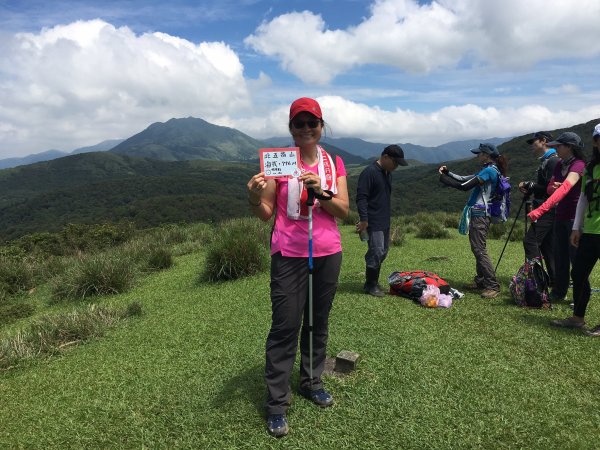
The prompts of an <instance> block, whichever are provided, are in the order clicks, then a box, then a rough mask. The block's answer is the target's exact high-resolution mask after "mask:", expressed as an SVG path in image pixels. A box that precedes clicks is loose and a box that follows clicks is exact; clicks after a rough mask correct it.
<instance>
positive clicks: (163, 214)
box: [0, 119, 598, 240]
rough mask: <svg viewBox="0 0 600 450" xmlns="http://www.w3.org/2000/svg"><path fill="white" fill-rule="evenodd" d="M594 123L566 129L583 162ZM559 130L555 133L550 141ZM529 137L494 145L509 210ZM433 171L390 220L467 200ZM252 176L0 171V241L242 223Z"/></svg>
mask: <svg viewBox="0 0 600 450" xmlns="http://www.w3.org/2000/svg"><path fill="white" fill-rule="evenodd" d="M596 123H598V119H596V120H593V121H590V122H588V123H586V124H582V125H578V126H575V127H571V128H569V129H571V130H574V131H575V132H577V133H579V134H580V136H582V137H583V139H584V142H585V145H586V154H587V155H588V157H589V155H591V138H590V136H591V133H592V129H593V127H594V125H595V124H596ZM562 131H563V130H557V131H556V132H555V136H558V134H559V133H560V132H562ZM529 137H530V135H527V136H522V137H518V138H515V139H512V140H511V141H509V142H506V143H504V144H503V145H501V146H500V151H501V152H502V153H503V154H505V155H506V157H507V158H508V160H509V176H510V178H511V181H512V183H513V212H516V210H517V209H518V206H519V204H520V202H521V199H522V195H521V194H520V193H519V192H518V190H517V189H516V186H517V184H518V182H519V181H522V180H529V179H532V178H533V177H534V175H535V170H536V167H537V163H538V161H537V160H536V158H535V157H534V156H533V155H532V153H531V150H530V148H529V146H528V145H527V144H526V140H527V139H528V138H529ZM330 150H332V151H333V153H336V151H337V150H336V149H335V148H330ZM337 152H338V153H340V154H341V152H339V151H337ZM254 155H256V153H254ZM341 156H342V157H345V156H346V155H345V154H341ZM355 158H356V160H355V159H350V160H349V161H347V164H348V165H349V167H348V188H349V193H350V200H351V203H350V205H351V208H352V209H354V208H355V203H354V198H355V194H356V183H357V180H358V176H359V174H360V172H361V170H362V168H363V167H364V165H365V164H368V162H364V161H362V159H360V160H359V159H358V157H355ZM448 166H449V167H450V169H451V170H452V171H453V172H456V173H459V174H471V173H475V172H477V171H478V170H479V166H478V164H477V162H476V160H475V158H470V159H466V160H462V161H452V162H451V163H449V164H448ZM437 168H438V164H419V165H417V164H413V165H410V166H408V167H405V168H401V169H400V170H397V171H396V172H394V174H393V179H394V182H393V196H392V211H393V213H394V214H395V215H401V214H409V215H410V214H414V213H416V212H419V211H436V210H441V211H454V212H456V213H458V212H460V211H461V210H462V207H463V205H464V204H465V202H466V199H467V197H468V194H467V193H464V192H459V191H457V190H454V189H449V188H447V187H444V186H442V185H441V184H440V183H439V181H438V178H439V174H438V172H437ZM257 171H258V163H257V162H256V161H253V162H239V163H235V162H230V163H226V162H219V161H208V160H194V161H174V162H166V161H158V160H154V159H149V158H134V157H129V156H122V155H118V154H114V153H110V152H109V153H107V152H104V153H89V154H81V155H74V156H69V157H66V158H60V159H57V160H54V161H50V162H43V163H38V164H32V165H29V166H22V167H17V168H14V169H8V170H2V171H0V240H6V239H13V238H16V237H19V236H22V235H23V234H27V233H32V232H36V231H55V230H58V229H60V228H61V227H62V226H63V225H64V224H66V223H70V222H72V223H97V222H99V221H104V220H113V221H118V220H131V221H133V222H135V223H136V225H137V226H138V227H150V226H155V225H159V224H163V223H179V222H190V221H192V222H193V221H206V222H215V221H219V220H223V219H226V218H232V217H240V216H243V215H247V214H248V208H247V205H246V183H247V181H248V180H249V179H250V177H251V176H252V175H254V174H255V173H256V172H257Z"/></svg>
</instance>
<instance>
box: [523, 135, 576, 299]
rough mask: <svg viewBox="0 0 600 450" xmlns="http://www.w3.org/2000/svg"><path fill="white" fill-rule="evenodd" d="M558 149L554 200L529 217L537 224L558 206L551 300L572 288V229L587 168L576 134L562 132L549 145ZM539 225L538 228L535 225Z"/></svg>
mask: <svg viewBox="0 0 600 450" xmlns="http://www.w3.org/2000/svg"><path fill="white" fill-rule="evenodd" d="M548 146H549V147H554V148H555V149H556V152H557V153H558V157H559V158H560V161H559V162H558V164H556V167H555V168H554V174H553V175H552V178H551V179H550V182H549V183H548V194H550V197H549V198H548V200H546V201H545V202H544V203H542V204H541V205H540V206H539V207H538V208H536V209H534V210H533V211H531V212H530V213H529V214H528V216H529V218H530V219H531V221H532V222H533V223H535V222H536V221H537V220H538V219H539V218H540V217H542V216H543V215H544V214H545V213H547V212H548V211H550V210H551V209H552V208H553V207H554V206H556V215H555V219H554V264H555V267H554V270H555V280H554V289H553V290H552V292H551V294H550V299H551V301H560V300H564V299H565V297H566V295H567V291H568V289H569V280H570V278H571V277H570V269H571V264H572V263H573V261H574V259H575V253H576V250H577V249H576V248H575V247H574V246H573V245H571V244H570V236H571V230H572V228H573V221H574V220H575V210H576V209H577V201H578V200H579V194H580V193H581V176H582V174H583V171H584V169H585V161H584V156H583V142H582V141H581V138H580V137H579V136H578V135H577V134H575V133H573V132H570V131H568V132H566V133H562V134H561V135H560V136H559V137H558V138H557V139H556V140H555V141H552V142H548ZM534 226H535V225H534Z"/></svg>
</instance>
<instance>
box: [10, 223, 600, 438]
mask: <svg viewBox="0 0 600 450" xmlns="http://www.w3.org/2000/svg"><path fill="white" fill-rule="evenodd" d="M342 231H343V245H344V261H343V268H342V273H341V276H340V284H339V289H338V294H337V296H336V299H335V302H334V307H333V310H332V314H331V318H330V342H329V349H328V354H329V355H330V356H334V355H336V354H337V353H338V352H340V351H341V350H351V351H355V352H358V353H359V354H360V355H361V358H362V359H361V361H360V362H359V364H358V369H357V370H356V371H355V372H353V373H352V374H350V375H349V376H346V377H337V376H336V377H332V376H327V377H326V378H325V383H326V386H327V388H328V389H330V390H331V392H332V394H333V395H334V397H335V400H336V403H335V405H334V406H333V407H332V408H329V409H325V410H323V409H320V408H317V407H315V406H314V405H313V404H310V403H309V402H308V401H305V400H304V399H302V398H299V396H297V395H295V396H294V398H293V403H292V407H291V409H290V411H289V421H290V427H291V432H290V435H289V436H287V437H285V438H283V439H282V440H275V439H273V438H271V437H269V436H268V435H267V433H266V431H265V428H264V418H263V415H262V403H263V401H264V393H265V388H264V384H263V370H264V342H265V337H266V334H267V332H268V328H269V321H270V302H269V289H268V275H267V274H266V273H264V274H261V275H257V276H254V277H251V278H246V279H241V280H237V281H233V282H227V283H219V284H209V283H204V282H200V281H199V273H200V272H201V271H202V269H203V263H204V257H205V254H204V252H203V251H200V252H197V253H192V254H189V255H186V256H182V257H179V258H177V259H176V264H175V267H174V268H172V269H170V270H167V271H164V272H161V273H156V274H153V275H150V276H149V277H146V278H145V279H144V280H143V281H142V282H141V283H139V284H138V286H137V287H136V288H135V289H133V290H132V291H130V292H129V293H127V294H121V295H118V296H113V297H104V298H101V299H99V302H100V303H101V304H105V305H112V306H120V305H126V304H128V303H129V302H131V301H137V302H139V303H140V304H141V305H142V310H143V315H142V316H141V317H140V318H139V319H132V320H130V321H128V322H127V323H126V324H125V325H123V326H121V327H119V328H116V329H113V330H111V331H109V332H108V333H107V334H106V335H105V336H104V337H102V338H99V339H96V340H93V341H90V342H88V343H87V344H85V345H80V346H73V347H71V348H70V350H68V347H67V348H65V349H64V351H63V352H62V354H61V355H60V356H54V357H50V358H47V359H38V360H35V361H32V362H31V363H29V364H24V365H22V366H19V367H17V368H14V369H11V370H9V371H7V372H2V373H0V395H1V397H2V402H0V447H2V448H21V447H27V448H215V449H221V448H326V449H341V448H349V449H350V448H352V449H354V448H373V449H375V448H394V449H395V448H407V449H410V448H414V449H423V448H531V449H544V450H547V449H564V448H596V447H597V438H596V435H595V433H593V432H591V431H590V430H593V429H595V426H596V424H597V423H598V421H599V420H600V413H599V412H598V409H597V408H596V407H595V405H596V398H597V390H598V386H599V384H600V375H599V373H598V370H597V346H598V341H597V340H595V339H593V338H588V337H584V336H583V335H582V334H581V333H580V332H577V331H569V330H560V329H554V328H551V327H550V326H549V325H548V322H549V320H550V319H552V318H556V317H564V316H566V315H567V314H568V313H569V309H568V306H567V305H565V304H561V305H558V306H556V307H555V309H554V310H552V311H540V310H526V309H521V308H518V307H516V306H514V304H513V303H512V301H511V300H510V298H509V296H508V293H507V289H506V285H507V283H508V278H509V276H510V275H511V274H512V273H513V272H514V271H515V270H516V267H518V265H519V264H520V261H521V259H522V248H521V244H520V243H510V244H509V246H508V249H507V253H506V254H505V256H504V259H503V263H502V265H501V267H500V270H499V277H500V281H501V283H502V286H503V293H502V295H501V296H499V297H498V298H496V299H494V300H483V299H481V298H479V297H478V296H476V295H473V294H469V293H467V295H466V296H465V297H464V298H463V299H461V300H457V301H456V302H455V304H454V306H453V307H452V308H450V309H447V310H445V309H435V310H432V309H425V308H422V307H420V306H417V305H416V304H415V303H413V302H411V301H409V300H406V299H403V298H399V297H392V296H387V297H385V298H382V299H376V298H373V297H369V296H366V295H364V294H362V293H361V286H362V282H363V272H364V259H363V255H364V251H365V244H364V243H362V242H360V241H359V239H358V237H357V236H356V235H355V234H354V233H353V231H352V227H350V226H347V227H343V228H342ZM502 244H503V242H501V241H491V242H490V251H491V254H492V257H493V259H494V261H495V260H496V258H497V257H498V255H499V253H500V250H501V246H502ZM410 269H429V270H433V271H435V272H437V273H439V274H440V275H442V276H444V277H445V278H446V279H447V280H448V281H449V282H450V283H451V285H452V286H455V287H460V284H461V283H462V282H465V281H469V280H470V278H471V277H472V275H473V270H474V260H473V258H472V256H471V255H470V251H469V250H468V242H467V240H466V239H465V238H464V237H459V236H458V235H457V234H456V233H454V234H453V237H452V238H451V239H448V240H442V241H439V240H432V241H427V240H420V239H416V238H414V237H413V236H412V235H409V236H408V238H407V240H406V243H405V245H404V246H402V247H395V248H392V249H391V251H390V254H389V257H388V259H387V261H386V262H385V264H384V268H383V273H389V272H391V271H394V270H410ZM592 285H593V286H599V285H600V277H599V276H598V272H597V271H596V272H595V273H594V274H593V278H592ZM46 293H47V291H46V290H45V289H44V288H41V289H38V290H37V291H36V292H35V293H33V294H32V295H31V296H30V297H28V298H27V300H26V301H29V302H34V303H36V304H38V305H40V307H41V305H43V304H44V302H45V295H46ZM596 296H597V294H595V295H594V298H593V299H592V302H591V303H590V310H589V315H588V316H589V317H588V319H589V321H590V323H591V324H595V323H597V322H598V321H600V303H599V302H598V301H597V300H598V299H597V298H595V297H596ZM81 306H82V307H84V306H85V305H81ZM69 308H70V306H67V305H64V304H59V305H54V306H53V307H52V310H53V311H55V312H56V311H60V310H65V309H69ZM24 323H25V322H20V323H18V324H17V325H15V326H13V327H11V328H10V329H5V330H0V337H2V336H3V335H5V334H8V333H11V332H14V330H16V329H18V327H19V326H23V325H24ZM297 381H298V378H297V367H296V370H295V371H294V376H293V377H292V380H291V383H292V388H293V389H294V388H295V387H296V385H297Z"/></svg>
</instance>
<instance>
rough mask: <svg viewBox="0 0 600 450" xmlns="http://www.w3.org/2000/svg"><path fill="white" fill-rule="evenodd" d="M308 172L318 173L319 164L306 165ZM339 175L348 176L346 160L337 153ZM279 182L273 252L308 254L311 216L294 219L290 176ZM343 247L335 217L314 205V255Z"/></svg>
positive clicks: (272, 240)
mask: <svg viewBox="0 0 600 450" xmlns="http://www.w3.org/2000/svg"><path fill="white" fill-rule="evenodd" d="M305 169H306V170H307V171H309V172H313V173H319V172H318V164H315V165H314V166H305ZM335 170H336V174H337V177H338V178H339V177H345V176H346V167H345V166H344V161H342V158H340V157H339V156H336V157H335ZM275 181H276V183H277V201H276V207H277V211H276V214H275V228H274V230H273V236H272V237H271V255H274V254H275V253H277V252H281V254H282V255H283V256H288V257H298V258H307V257H308V220H292V219H290V218H288V216H287V197H288V183H287V180H275ZM341 251H342V240H341V238H340V230H338V227H337V223H336V221H335V217H333V216H332V215H331V214H329V213H328V212H327V211H325V210H324V209H323V208H318V207H316V205H315V207H313V256H314V257H318V256H327V255H333V254H335V253H338V252H341Z"/></svg>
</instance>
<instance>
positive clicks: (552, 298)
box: [550, 292, 567, 303]
mask: <svg viewBox="0 0 600 450" xmlns="http://www.w3.org/2000/svg"><path fill="white" fill-rule="evenodd" d="M566 299H567V296H566V295H562V296H561V295H556V294H555V293H554V292H550V301H551V302H552V303H557V302H564V301H565V300H566Z"/></svg>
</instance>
